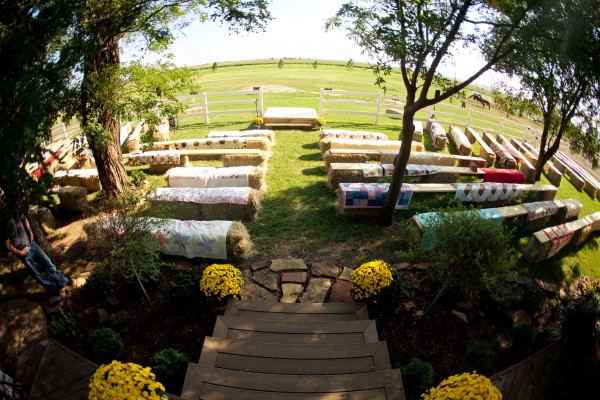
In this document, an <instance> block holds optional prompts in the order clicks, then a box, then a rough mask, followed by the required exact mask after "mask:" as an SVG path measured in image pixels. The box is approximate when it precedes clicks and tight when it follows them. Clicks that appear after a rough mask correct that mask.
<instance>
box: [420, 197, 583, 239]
mask: <svg viewBox="0 0 600 400" xmlns="http://www.w3.org/2000/svg"><path fill="white" fill-rule="evenodd" d="M582 209H583V204H581V203H580V202H579V201H577V200H574V199H568V200H554V201H540V202H533V203H524V204H519V205H514V206H506V207H497V208H482V209H477V210H468V211H459V212H467V213H477V214H479V215H480V216H481V217H482V218H485V219H492V220H494V221H497V222H500V221H502V220H506V219H513V218H518V221H519V225H520V227H521V228H522V229H528V230H531V229H539V228H540V226H541V225H543V224H544V223H545V221H546V220H547V218H548V217H550V216H554V217H555V220H556V221H557V222H561V223H562V222H564V221H566V220H568V219H571V218H577V217H579V214H580V213H581V210H582ZM440 214H441V213H439V212H427V213H422V214H417V215H415V216H413V217H412V218H411V219H410V220H409V223H411V224H412V225H414V226H416V227H417V228H418V229H419V232H420V233H421V235H422V241H421V246H422V247H430V246H431V245H432V244H433V241H434V240H435V239H434V238H433V235H432V233H431V232H430V228H431V225H432V224H433V223H434V222H435V221H436V220H437V219H438V218H439V215H440Z"/></svg>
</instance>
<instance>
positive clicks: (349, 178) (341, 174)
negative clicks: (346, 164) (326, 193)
mask: <svg viewBox="0 0 600 400" xmlns="http://www.w3.org/2000/svg"><path fill="white" fill-rule="evenodd" d="M363 181H364V182H372V181H373V178H370V177H365V176H364V174H363V172H362V171H360V170H338V169H335V170H334V169H333V168H329V169H328V170H327V187H328V188H329V189H331V190H336V189H338V188H339V187H340V183H342V182H345V183H358V182H363Z"/></svg>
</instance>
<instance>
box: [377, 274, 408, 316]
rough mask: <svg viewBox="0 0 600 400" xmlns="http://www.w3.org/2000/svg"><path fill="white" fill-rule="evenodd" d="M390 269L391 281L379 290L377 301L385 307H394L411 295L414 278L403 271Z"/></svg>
mask: <svg viewBox="0 0 600 400" xmlns="http://www.w3.org/2000/svg"><path fill="white" fill-rule="evenodd" d="M391 271H392V283H391V284H390V285H389V286H386V287H385V288H383V289H382V290H381V293H380V294H379V295H378V296H377V302H378V304H380V305H382V306H384V307H386V308H390V309H395V308H396V307H398V305H400V304H402V303H404V302H405V301H406V300H408V299H409V298H410V297H411V296H412V295H413V293H414V289H415V280H414V279H413V278H412V277H411V276H410V275H408V274H407V273H405V272H401V271H396V270H395V269H392V270H391Z"/></svg>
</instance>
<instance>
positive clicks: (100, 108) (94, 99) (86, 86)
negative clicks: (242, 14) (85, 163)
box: [82, 37, 131, 198]
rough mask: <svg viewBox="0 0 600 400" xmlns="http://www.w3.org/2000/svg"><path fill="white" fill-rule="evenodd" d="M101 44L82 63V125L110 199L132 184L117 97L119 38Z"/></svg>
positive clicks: (99, 175) (101, 181)
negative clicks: (83, 66) (124, 152)
mask: <svg viewBox="0 0 600 400" xmlns="http://www.w3.org/2000/svg"><path fill="white" fill-rule="evenodd" d="M103 43H104V44H103V46H101V50H100V51H98V52H95V53H94V54H91V55H90V57H89V58H88V60H87V62H86V65H85V70H84V77H83V83H82V104H83V112H82V126H83V128H84V132H85V133H86V136H87V139H88V143H89V145H90V149H91V150H92V153H93V154H94V159H95V161H96V167H97V169H98V177H99V178H100V183H101V184H102V189H103V190H104V192H105V193H106V195H107V197H109V198H111V197H114V196H119V195H124V194H125V193H126V192H127V190H128V189H129V187H130V186H131V184H130V182H129V179H128V177H127V174H126V173H125V167H124V166H123V163H122V154H121V143H120V135H121V127H120V123H119V115H118V110H117V100H116V96H117V93H116V90H118V89H117V88H118V79H119V39H118V38H117V37H113V38H111V39H109V40H106V41H104V42H103ZM100 127H101V128H102V129H99V128H100Z"/></svg>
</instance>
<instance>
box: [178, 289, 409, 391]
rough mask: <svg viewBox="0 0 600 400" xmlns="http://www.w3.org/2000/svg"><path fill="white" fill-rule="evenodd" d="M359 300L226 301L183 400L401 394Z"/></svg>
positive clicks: (186, 384)
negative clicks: (305, 302) (316, 302)
mask: <svg viewBox="0 0 600 400" xmlns="http://www.w3.org/2000/svg"><path fill="white" fill-rule="evenodd" d="M367 318H368V315H367V309H366V307H365V305H364V304H334V303H328V304H283V303H261V302H244V301H237V300H234V301H230V302H229V303H228V305H227V307H226V309H225V315H224V316H221V317H218V318H217V322H216V324H215V329H214V332H213V336H212V337H207V338H205V340H204V345H203V347H202V353H201V355H200V360H199V363H198V364H192V363H190V364H189V365H188V370H187V374H186V377H185V382H184V385H183V390H182V393H181V398H183V399H191V400H198V399H208V400H210V399H215V400H216V399H238V398H243V399H257V400H258V399H260V400H270V399H288V398H289V399H298V400H299V399H303V400H304V399H311V400H317V399H324V398H327V399H342V398H343V399H361V400H367V399H369V400H371V399H375V400H377V399H381V400H388V399H397V400H402V399H405V396H404V388H403V384H402V377H401V374H400V370H398V369H395V370H394V369H391V366H390V360H389V354H388V350H387V344H386V343H385V342H380V341H379V340H378V337H377V329H376V326H375V322H374V321H370V320H368V319H367Z"/></svg>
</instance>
